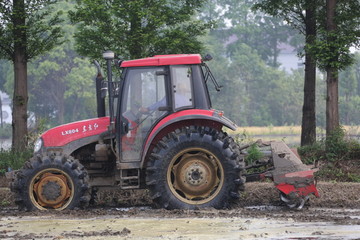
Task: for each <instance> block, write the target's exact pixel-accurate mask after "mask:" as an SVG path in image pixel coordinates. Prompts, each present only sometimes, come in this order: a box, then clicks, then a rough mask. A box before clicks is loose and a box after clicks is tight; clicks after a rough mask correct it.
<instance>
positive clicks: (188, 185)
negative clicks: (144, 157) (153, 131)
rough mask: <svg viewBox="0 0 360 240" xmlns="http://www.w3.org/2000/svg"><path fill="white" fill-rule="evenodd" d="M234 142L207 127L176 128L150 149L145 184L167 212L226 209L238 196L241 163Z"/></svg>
mask: <svg viewBox="0 0 360 240" xmlns="http://www.w3.org/2000/svg"><path fill="white" fill-rule="evenodd" d="M235 148H236V147H235V145H234V141H233V140H232V139H231V138H230V137H229V136H227V134H225V133H223V132H219V131H216V130H215V129H212V128H208V127H195V126H191V127H186V128H182V129H177V130H175V131H173V132H171V133H170V134H168V135H167V136H166V137H164V138H163V139H162V140H161V141H160V142H159V143H158V144H157V146H156V147H155V148H154V150H153V152H152V154H151V158H150V160H149V161H148V164H147V169H146V183H147V185H148V186H149V189H150V191H151V193H152V197H153V199H154V202H155V204H156V205H157V206H158V207H161V208H167V209H196V208H205V207H214V208H218V209H221V208H226V207H229V205H230V203H231V202H232V200H233V199H237V198H238V197H239V194H238V190H239V188H241V187H242V185H243V184H244V181H243V178H242V177H241V176H240V173H241V172H242V170H243V168H244V163H243V161H242V159H240V156H239V154H237V153H236V152H237V151H236V149H235Z"/></svg>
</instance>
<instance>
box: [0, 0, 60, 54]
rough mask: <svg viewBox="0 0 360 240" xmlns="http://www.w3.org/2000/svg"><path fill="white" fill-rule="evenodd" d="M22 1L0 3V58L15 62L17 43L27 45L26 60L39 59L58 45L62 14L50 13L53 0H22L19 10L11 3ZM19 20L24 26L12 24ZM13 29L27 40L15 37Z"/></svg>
mask: <svg viewBox="0 0 360 240" xmlns="http://www.w3.org/2000/svg"><path fill="white" fill-rule="evenodd" d="M15 2H21V1H16V0H15V1H12V0H2V1H1V2H0V57H1V58H2V59H8V60H11V61H14V51H15V49H14V47H15V44H16V43H18V44H20V45H21V46H26V53H25V60H30V59H33V58H34V57H36V56H39V55H41V54H43V53H45V52H47V51H49V50H50V49H52V48H53V47H54V46H56V45H57V44H59V43H60V42H61V40H60V38H61V37H62V33H61V28H60V27H59V24H60V23H61V22H62V20H61V19H60V16H61V14H62V11H57V12H55V13H54V12H53V9H52V8H51V5H52V4H54V3H56V1H55V0H31V1H22V2H23V4H22V8H15V7H14V3H15ZM20 14H21V17H22V18H24V19H25V20H26V22H25V24H24V25H16V24H14V23H15V21H16V19H17V18H19V17H20V16H19V15H20ZM16 30H21V31H23V32H24V33H26V41H25V42H24V41H23V40H22V39H19V38H16V37H17V36H15V35H14V33H15V32H16Z"/></svg>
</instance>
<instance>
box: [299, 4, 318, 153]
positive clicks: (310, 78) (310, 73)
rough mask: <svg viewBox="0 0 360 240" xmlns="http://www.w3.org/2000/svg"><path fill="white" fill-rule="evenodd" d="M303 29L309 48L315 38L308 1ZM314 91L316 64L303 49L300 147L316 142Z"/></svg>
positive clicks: (312, 9) (311, 12) (313, 10)
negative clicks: (302, 102) (303, 77)
mask: <svg viewBox="0 0 360 240" xmlns="http://www.w3.org/2000/svg"><path fill="white" fill-rule="evenodd" d="M310 1H312V0H310ZM305 28H306V36H305V37H306V46H309V45H311V44H313V42H314V40H315V38H316V16H315V8H314V7H311V4H309V0H308V1H307V9H306V20H305ZM315 89H316V63H315V61H314V59H313V57H312V56H311V55H310V54H309V51H308V50H307V49H306V47H305V80H304V104H303V109H302V111H303V112H302V126H301V146H305V145H311V144H313V143H314V142H315V140H316V117H315V109H316V104H315Z"/></svg>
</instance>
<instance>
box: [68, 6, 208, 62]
mask: <svg viewBox="0 0 360 240" xmlns="http://www.w3.org/2000/svg"><path fill="white" fill-rule="evenodd" d="M203 3H204V0H192V1H190V0H186V1H177V0H151V1H148V0H133V1H124V0H111V1H100V0H83V1H77V7H76V10H75V11H72V12H70V18H71V20H72V22H73V23H77V24H78V26H79V31H78V32H77V33H76V34H75V39H76V41H77V45H76V46H77V51H78V52H79V53H80V54H81V55H84V56H89V57H90V58H93V59H100V58H101V54H102V53H103V52H104V51H105V50H109V49H110V50H112V51H114V52H116V53H117V54H119V55H120V56H122V57H123V58H125V59H134V58H141V57H147V56H152V55H154V54H169V53H198V52H200V51H201V49H202V43H201V42H200V41H199V39H198V36H201V35H203V34H204V33H205V30H206V29H208V28H209V27H211V22H209V23H205V22H203V21H201V20H197V19H196V18H194V14H195V13H196V11H197V10H198V9H199V8H200V7H201V6H202V4H203Z"/></svg>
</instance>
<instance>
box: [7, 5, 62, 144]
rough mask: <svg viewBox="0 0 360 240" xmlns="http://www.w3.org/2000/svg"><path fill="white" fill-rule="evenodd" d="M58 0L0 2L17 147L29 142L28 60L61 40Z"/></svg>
mask: <svg viewBox="0 0 360 240" xmlns="http://www.w3.org/2000/svg"><path fill="white" fill-rule="evenodd" d="M55 2H56V1H55V0H29V1H25V0H4V1H1V2H0V58H2V59H8V60H11V61H12V62H13V66H14V94H13V112H12V119H13V124H12V126H13V134H12V135H13V136H12V147H13V149H14V150H19V151H21V150H24V149H25V148H26V146H27V137H28V136H27V135H28V134H27V117H28V116H27V114H28V112H27V106H28V89H27V62H28V61H29V60H30V59H32V58H34V57H35V56H38V55H40V54H42V53H44V52H46V51H49V50H50V49H52V48H53V47H54V46H55V45H57V44H58V43H59V42H60V40H59V39H60V37H61V31H60V28H59V27H58V26H56V25H57V24H59V23H60V22H61V20H60V19H59V15H60V14H61V12H56V13H53V12H52V9H51V8H50V5H51V4H53V3H55Z"/></svg>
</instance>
